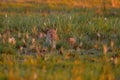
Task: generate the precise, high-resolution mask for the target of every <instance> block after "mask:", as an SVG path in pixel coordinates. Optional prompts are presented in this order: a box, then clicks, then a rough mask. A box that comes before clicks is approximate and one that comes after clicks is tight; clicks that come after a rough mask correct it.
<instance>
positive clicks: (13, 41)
mask: <svg viewBox="0 0 120 80" xmlns="http://www.w3.org/2000/svg"><path fill="white" fill-rule="evenodd" d="M8 42H9V43H10V44H13V45H15V44H16V40H15V38H14V37H11V38H9V39H8Z"/></svg>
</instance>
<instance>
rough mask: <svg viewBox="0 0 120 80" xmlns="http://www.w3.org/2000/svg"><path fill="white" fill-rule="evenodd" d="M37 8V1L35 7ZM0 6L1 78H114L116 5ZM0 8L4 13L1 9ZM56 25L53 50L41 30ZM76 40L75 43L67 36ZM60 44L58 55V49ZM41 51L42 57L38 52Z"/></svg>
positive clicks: (118, 49)
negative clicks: (46, 47)
mask: <svg viewBox="0 0 120 80" xmlns="http://www.w3.org/2000/svg"><path fill="white" fill-rule="evenodd" d="M38 6H40V5H38ZM38 6H37V9H36V7H32V8H31V7H27V9H29V10H30V12H29V11H28V12H27V10H26V8H24V7H21V8H20V9H18V8H15V7H13V8H11V7H7V8H6V7H4V6H3V7H0V11H1V12H0V80H39V79H41V80H70V79H71V80H118V79H119V78H120V72H119V71H120V14H119V9H114V8H111V9H107V10H106V11H105V12H103V10H101V12H99V13H98V12H96V11H97V8H94V9H93V8H91V9H89V8H76V7H74V8H69V7H67V6H65V7H63V8H59V9H58V8H57V7H56V8H55V7H54V8H48V7H46V6H47V5H45V4H44V5H41V6H40V7H38ZM2 11H3V12H2ZM53 28H56V29H57V34H58V36H59V41H58V42H57V49H55V50H52V51H49V50H47V51H45V52H43V53H42V51H41V50H43V49H44V44H45V37H43V38H39V36H40V32H42V33H45V34H46V30H47V29H53ZM69 37H75V38H76V47H77V48H75V49H74V46H72V45H71V44H70V43H69V41H68V38H69ZM61 48H62V55H60V54H59V53H58V51H59V49H61ZM40 53H42V55H41V54H40Z"/></svg>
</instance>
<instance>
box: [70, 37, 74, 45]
mask: <svg viewBox="0 0 120 80" xmlns="http://www.w3.org/2000/svg"><path fill="white" fill-rule="evenodd" d="M68 42H69V43H70V44H71V45H74V44H75V43H76V39H75V38H74V37H70V38H68Z"/></svg>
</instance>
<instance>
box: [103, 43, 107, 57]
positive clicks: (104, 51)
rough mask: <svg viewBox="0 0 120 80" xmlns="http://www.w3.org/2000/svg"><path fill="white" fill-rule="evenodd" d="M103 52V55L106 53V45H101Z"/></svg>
mask: <svg viewBox="0 0 120 80" xmlns="http://www.w3.org/2000/svg"><path fill="white" fill-rule="evenodd" d="M103 53H104V55H106V53H107V45H105V44H104V45H103Z"/></svg>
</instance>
